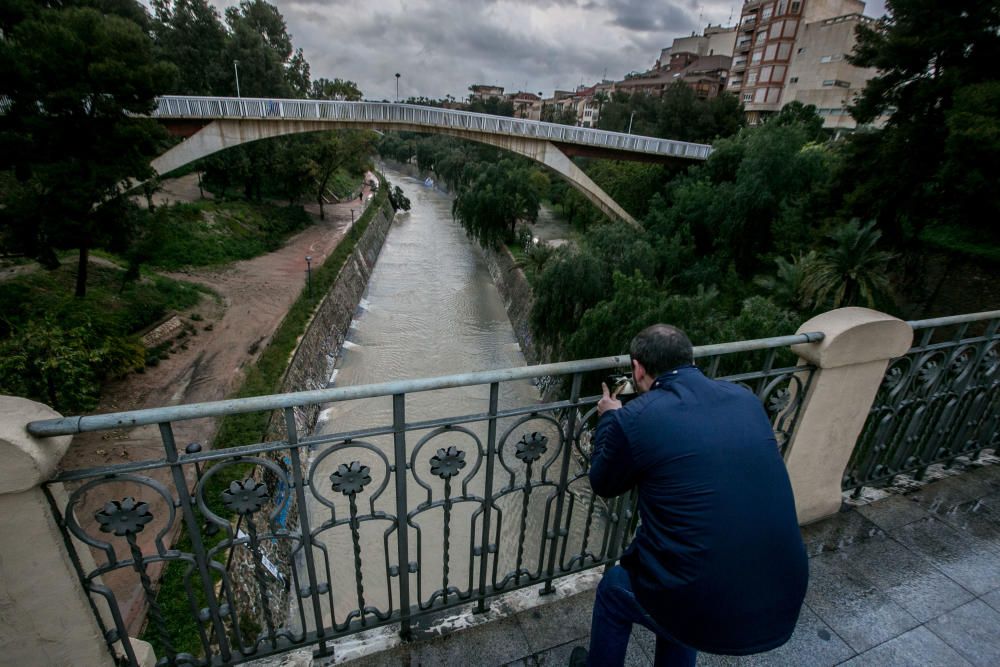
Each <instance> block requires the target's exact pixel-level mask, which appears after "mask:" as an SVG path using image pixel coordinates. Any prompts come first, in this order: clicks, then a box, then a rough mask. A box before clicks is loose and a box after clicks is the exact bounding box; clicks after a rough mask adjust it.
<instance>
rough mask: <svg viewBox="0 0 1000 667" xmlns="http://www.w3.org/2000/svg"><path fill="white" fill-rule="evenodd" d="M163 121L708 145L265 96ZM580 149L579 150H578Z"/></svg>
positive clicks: (429, 110) (463, 114)
mask: <svg viewBox="0 0 1000 667" xmlns="http://www.w3.org/2000/svg"><path fill="white" fill-rule="evenodd" d="M151 115H152V116H153V117H155V118H162V119H206V120H209V119H211V120H217V119H227V120H240V119H247V120H303V121H327V122H331V123H337V124H340V125H343V124H348V125H352V124H353V125H358V126H363V127H375V128H380V129H393V128H394V127H406V128H408V129H409V128H413V127H426V128H428V129H431V130H433V129H447V130H451V131H459V132H470V133H481V134H493V135H502V136H509V137H520V138H527V139H539V140H543V141H551V142H553V143H558V144H564V145H575V146H584V147H588V148H591V149H599V150H600V152H601V153H602V154H603V155H609V154H612V153H615V152H617V153H623V154H641V155H644V156H659V157H664V158H680V159H688V160H705V159H707V158H708V156H709V154H710V153H711V151H712V147H711V146H709V145H707V144H696V143H691V142H687V141H674V140H672V139H658V138H655V137H643V136H639V135H635V134H623V133H621V132H608V131H605V130H596V129H592V128H585V127H574V126H570V125H558V124H555V123H545V122H541V121H537V120H527V119H523V118H509V117H506V116H492V115H489V114H481V113H472V112H469V111H457V110H454V109H440V108H437V107H425V106H418V105H413V104H392V103H384V102H339V101H331V100H285V99H267V98H248V97H242V98H235V97H190V96H164V97H160V98H158V100H157V106H156V109H155V110H154V111H153V113H152V114H151ZM581 152H582V151H581Z"/></svg>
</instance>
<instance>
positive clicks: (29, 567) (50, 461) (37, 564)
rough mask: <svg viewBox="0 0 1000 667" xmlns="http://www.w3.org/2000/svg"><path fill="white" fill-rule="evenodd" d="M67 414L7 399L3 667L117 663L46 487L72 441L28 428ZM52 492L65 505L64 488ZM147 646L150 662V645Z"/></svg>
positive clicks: (0, 552)
mask: <svg viewBox="0 0 1000 667" xmlns="http://www.w3.org/2000/svg"><path fill="white" fill-rule="evenodd" d="M60 416H61V415H60V414H59V413H57V412H56V411H54V410H52V409H51V408H49V407H48V406H45V405H42V404H41V403H35V402H34V401H29V400H27V399H24V398H16V397H13V396H0V536H2V537H0V665H12V666H13V665H52V666H53V667H56V666H62V665H66V666H69V665H88V666H91V665H93V666H95V667H100V666H103V665H106V666H107V667H113V666H114V664H115V661H114V659H113V658H112V656H111V653H110V652H109V651H108V646H107V644H106V643H105V641H104V637H103V636H102V634H101V631H100V627H99V626H98V624H97V619H96V618H95V617H94V610H93V607H91V605H90V602H89V601H88V599H87V595H86V593H85V592H84V590H83V587H82V586H81V584H80V579H79V576H78V575H77V572H76V569H75V568H74V566H73V563H72V561H71V560H70V555H69V552H68V550H67V547H66V542H65V540H64V539H63V536H62V533H61V531H60V530H59V526H58V525H57V524H56V518H55V515H54V514H53V510H52V507H51V506H50V504H49V502H48V500H47V498H46V497H45V494H44V493H43V491H42V488H41V485H42V483H43V482H45V481H46V480H47V479H49V478H50V477H51V476H52V474H53V473H54V472H55V469H56V466H57V465H58V464H59V461H60V460H61V459H62V457H63V454H65V452H66V449H67V448H68V447H69V443H70V440H71V439H72V438H71V437H70V436H62V437H57V438H44V439H42V438H34V437H32V436H31V435H29V434H28V432H27V431H26V430H25V426H26V425H27V424H28V422H32V421H35V420H38V419H51V418H56V417H60ZM52 493H53V496H54V497H55V499H56V502H62V503H65V501H66V498H65V493H63V491H62V488H61V487H53V488H52ZM84 555H85V556H86V560H87V561H90V558H89V553H87V554H84ZM140 644H145V642H140ZM147 646H148V645H147ZM139 650H142V651H143V655H144V660H146V661H147V663H148V661H149V658H148V657H146V656H145V653H146V652H147V651H146V647H142V648H141V649H137V653H138V651H139ZM149 664H151V663H149Z"/></svg>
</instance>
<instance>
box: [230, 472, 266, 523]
mask: <svg viewBox="0 0 1000 667" xmlns="http://www.w3.org/2000/svg"><path fill="white" fill-rule="evenodd" d="M269 497H270V496H269V495H268V493H267V485H265V484H263V483H262V482H257V481H254V480H253V479H251V478H249V477H248V478H247V479H245V480H243V481H242V482H240V481H235V480H234V481H233V482H232V483H231V484H230V485H229V488H228V489H226V490H225V491H223V492H222V502H223V504H224V505H225V506H226V507H228V508H229V509H230V510H232V511H234V512H236V513H237V514H253V513H254V512H256V511H258V510H259V509H260V508H261V507H263V506H264V503H265V502H267V499H268V498H269Z"/></svg>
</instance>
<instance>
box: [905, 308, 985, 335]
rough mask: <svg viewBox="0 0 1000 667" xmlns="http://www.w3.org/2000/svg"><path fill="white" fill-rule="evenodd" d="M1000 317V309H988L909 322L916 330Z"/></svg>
mask: <svg viewBox="0 0 1000 667" xmlns="http://www.w3.org/2000/svg"><path fill="white" fill-rule="evenodd" d="M995 319H1000V310H987V311H985V312H982V313H966V314H964V315H951V316H949V317H935V318H932V319H928V320H911V321H909V322H907V324H909V325H910V327H911V328H912V329H913V330H914V331H916V330H918V329H929V328H931V327H947V326H954V325H956V324H968V323H969V322H981V321H982V320H995Z"/></svg>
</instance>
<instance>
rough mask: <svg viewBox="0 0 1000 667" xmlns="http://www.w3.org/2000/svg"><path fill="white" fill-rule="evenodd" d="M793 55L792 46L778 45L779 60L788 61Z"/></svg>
mask: <svg viewBox="0 0 1000 667" xmlns="http://www.w3.org/2000/svg"><path fill="white" fill-rule="evenodd" d="M791 55H792V45H791V44H789V43H788V42H783V43H781V44H778V60H788V58H789V57H790V56H791Z"/></svg>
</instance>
